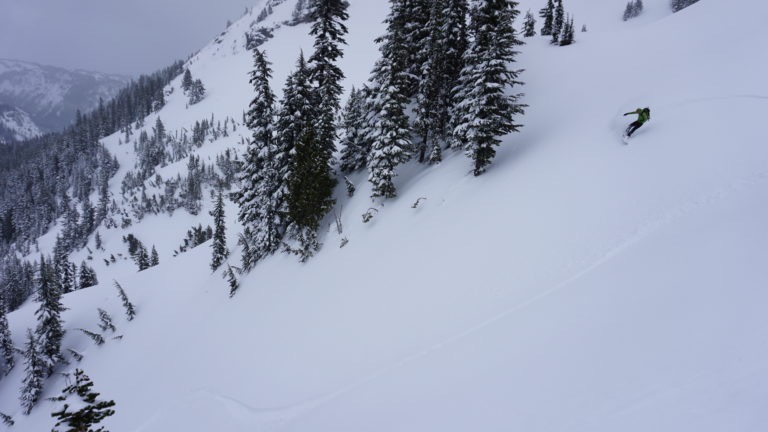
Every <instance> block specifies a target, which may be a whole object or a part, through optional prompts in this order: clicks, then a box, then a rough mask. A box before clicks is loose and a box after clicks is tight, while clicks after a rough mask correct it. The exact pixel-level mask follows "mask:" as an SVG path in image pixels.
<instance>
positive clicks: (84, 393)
mask: <svg viewBox="0 0 768 432" xmlns="http://www.w3.org/2000/svg"><path fill="white" fill-rule="evenodd" d="M92 387H93V382H92V381H91V379H90V378H89V377H88V375H86V374H85V373H84V372H83V371H82V370H80V369H75V383H74V384H70V385H68V386H67V387H65V388H64V390H62V393H61V396H59V397H57V398H55V400H56V401H59V402H65V401H68V399H69V398H70V397H71V396H72V395H75V394H76V395H77V396H78V399H79V400H78V401H77V402H76V404H75V406H76V407H80V408H79V409H78V410H77V411H69V408H70V405H69V404H68V403H66V402H65V403H64V407H63V408H61V409H60V410H59V411H55V412H53V413H52V414H51V417H55V418H56V419H57V420H58V421H57V422H56V425H55V426H54V429H53V431H52V432H58V429H56V428H58V427H59V426H64V427H66V428H67V429H66V432H104V427H103V426H102V427H99V428H98V429H95V426H96V425H98V424H99V423H101V421H102V420H104V419H105V418H107V417H109V416H111V415H113V414H114V413H115V410H113V409H112V407H114V406H115V401H112V400H110V401H100V400H98V399H97V398H98V397H99V393H96V392H95V391H93V389H92Z"/></svg>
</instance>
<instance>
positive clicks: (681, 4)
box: [671, 0, 699, 12]
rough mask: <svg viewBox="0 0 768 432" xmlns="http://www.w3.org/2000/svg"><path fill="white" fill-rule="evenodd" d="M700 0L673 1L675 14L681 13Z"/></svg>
mask: <svg viewBox="0 0 768 432" xmlns="http://www.w3.org/2000/svg"><path fill="white" fill-rule="evenodd" d="M698 1H699V0H672V3H671V6H672V11H673V12H678V11H681V10H683V9H685V8H687V7H688V6H690V5H692V4H694V3H696V2H698Z"/></svg>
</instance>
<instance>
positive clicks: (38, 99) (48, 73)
mask: <svg viewBox="0 0 768 432" xmlns="http://www.w3.org/2000/svg"><path fill="white" fill-rule="evenodd" d="M169 63H170V61H169ZM129 81H130V78H129V77H127V76H119V75H109V74H103V73H98V72H87V71H70V70H66V69H62V68H57V67H53V66H43V65H38V64H35V63H29V62H24V61H20V60H10V59H0V103H4V104H6V105H11V106H14V107H18V108H19V109H21V110H23V111H25V112H26V113H28V114H29V116H30V117H31V118H32V119H33V120H34V121H35V123H36V124H37V125H38V126H39V127H40V129H42V130H44V131H45V132H54V131H60V130H63V129H64V128H65V127H67V126H69V125H70V124H71V123H72V122H73V121H74V120H75V114H76V112H77V110H80V111H81V112H83V113H85V112H88V111H91V110H93V109H95V108H98V106H99V99H100V98H101V99H103V100H105V101H107V100H109V99H111V98H112V97H113V96H115V95H116V94H117V92H118V91H120V89H122V88H123V87H124V86H125V85H126V84H128V82H129Z"/></svg>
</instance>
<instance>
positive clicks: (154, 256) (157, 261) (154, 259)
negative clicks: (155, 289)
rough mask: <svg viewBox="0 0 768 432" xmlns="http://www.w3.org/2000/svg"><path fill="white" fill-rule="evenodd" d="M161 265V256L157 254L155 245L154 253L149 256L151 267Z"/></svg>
mask: <svg viewBox="0 0 768 432" xmlns="http://www.w3.org/2000/svg"><path fill="white" fill-rule="evenodd" d="M159 264H160V255H158V254H157V249H155V245H152V252H151V253H150V254H149V266H150V267H154V266H156V265H159Z"/></svg>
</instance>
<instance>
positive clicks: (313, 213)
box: [288, 125, 336, 261]
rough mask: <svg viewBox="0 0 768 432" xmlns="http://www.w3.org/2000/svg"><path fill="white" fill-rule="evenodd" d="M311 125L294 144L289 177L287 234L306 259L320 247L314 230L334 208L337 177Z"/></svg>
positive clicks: (304, 259)
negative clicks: (332, 173) (330, 167)
mask: <svg viewBox="0 0 768 432" xmlns="http://www.w3.org/2000/svg"><path fill="white" fill-rule="evenodd" d="M316 137H317V135H316V134H315V130H314V128H313V127H312V126H311V125H310V126H309V127H307V129H306V130H305V131H304V134H303V135H302V137H301V139H300V140H299V142H298V144H297V145H296V156H295V166H294V171H293V173H292V175H291V177H290V178H289V179H288V191H289V198H288V212H289V213H288V216H289V221H290V226H289V231H288V234H289V236H290V238H292V239H294V240H297V241H298V242H299V244H300V245H301V250H300V251H299V255H300V256H301V259H302V261H306V260H307V259H308V258H310V257H311V256H312V255H314V253H315V252H316V251H317V250H319V248H320V244H319V242H318V241H317V229H318V228H319V227H320V221H321V220H322V218H323V217H324V216H325V214H326V213H328V211H329V210H330V209H331V208H332V207H333V205H334V203H335V200H334V199H333V188H334V187H335V186H336V180H335V179H334V178H333V177H331V175H330V172H329V171H328V169H327V168H328V167H327V165H326V164H325V154H324V151H323V149H322V147H321V146H320V145H318V143H317V141H316V139H317V138H316Z"/></svg>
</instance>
